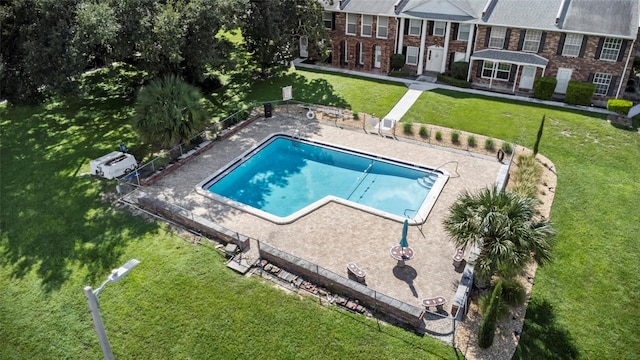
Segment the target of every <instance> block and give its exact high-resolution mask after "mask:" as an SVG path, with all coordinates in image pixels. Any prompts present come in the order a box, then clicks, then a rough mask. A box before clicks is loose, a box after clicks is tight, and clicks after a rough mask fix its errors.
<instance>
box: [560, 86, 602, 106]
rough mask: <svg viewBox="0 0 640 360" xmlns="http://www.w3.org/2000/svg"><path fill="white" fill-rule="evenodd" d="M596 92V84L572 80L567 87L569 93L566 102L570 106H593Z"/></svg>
mask: <svg viewBox="0 0 640 360" xmlns="http://www.w3.org/2000/svg"><path fill="white" fill-rule="evenodd" d="M595 91H596V84H592V83H587V82H581V81H574V80H570V81H569V85H567V93H566V94H565V96H564V102H566V103H567V104H569V105H584V106H589V105H591V100H592V99H593V93H594V92H595Z"/></svg>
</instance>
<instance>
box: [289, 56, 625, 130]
mask: <svg viewBox="0 0 640 360" xmlns="http://www.w3.org/2000/svg"><path fill="white" fill-rule="evenodd" d="M302 61H303V60H302V59H296V60H293V62H292V63H293V65H294V67H296V68H308V69H316V70H322V71H327V72H334V73H340V74H347V75H353V76H359V77H364V78H370V79H376V80H384V81H390V82H397V83H402V84H405V85H406V86H407V87H408V88H409V90H408V91H407V93H406V94H405V95H404V96H403V97H402V98H401V99H400V100H399V101H398V103H397V104H396V105H395V106H394V107H393V109H391V111H390V112H389V113H388V114H387V115H386V116H385V117H384V118H387V119H392V120H393V121H394V123H395V122H397V121H400V120H401V119H402V117H403V116H404V114H406V113H407V111H409V109H410V108H411V106H413V104H414V103H415V102H416V100H417V99H418V97H420V94H421V93H422V92H423V91H430V90H435V89H445V90H452V91H458V92H465V93H469V94H475V95H483V96H491V97H496V98H502V99H507V100H517V101H524V102H528V103H533V104H540V105H546V106H553V107H558V108H565V109H569V110H580V111H589V112H594V113H599V114H608V115H609V114H615V113H614V112H612V111H609V110H607V109H601V108H597V107H591V106H574V105H568V104H565V103H561V102H558V101H548V100H540V99H534V98H530V97H526V96H518V95H510V94H501V93H495V92H491V91H484V90H477V89H465V88H459V87H455V86H451V85H446V84H438V83H430V82H424V81H417V80H411V79H404V78H397V77H393V76H388V75H382V74H373V73H366V72H362V71H354V70H348V69H341V68H333V67H328V66H319V65H311V64H304V63H303V62H302Z"/></svg>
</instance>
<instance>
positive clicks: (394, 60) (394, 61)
mask: <svg viewBox="0 0 640 360" xmlns="http://www.w3.org/2000/svg"><path fill="white" fill-rule="evenodd" d="M404 63H405V58H404V54H393V55H391V70H400V69H402V68H403V67H404Z"/></svg>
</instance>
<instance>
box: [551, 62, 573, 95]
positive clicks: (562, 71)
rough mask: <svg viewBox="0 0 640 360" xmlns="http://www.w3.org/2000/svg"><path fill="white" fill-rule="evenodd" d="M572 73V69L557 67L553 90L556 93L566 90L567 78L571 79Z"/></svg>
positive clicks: (562, 92)
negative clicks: (554, 88)
mask: <svg viewBox="0 0 640 360" xmlns="http://www.w3.org/2000/svg"><path fill="white" fill-rule="evenodd" d="M572 73H573V69H567V68H559V69H558V75H556V80H558V83H557V84H556V90H555V92H557V93H558V94H564V93H566V92H567V85H569V80H571V74H572Z"/></svg>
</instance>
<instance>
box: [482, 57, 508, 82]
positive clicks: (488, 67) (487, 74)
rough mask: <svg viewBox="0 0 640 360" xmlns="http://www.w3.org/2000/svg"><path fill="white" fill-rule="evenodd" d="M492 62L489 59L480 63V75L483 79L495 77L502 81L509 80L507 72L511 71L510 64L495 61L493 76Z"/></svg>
mask: <svg viewBox="0 0 640 360" xmlns="http://www.w3.org/2000/svg"><path fill="white" fill-rule="evenodd" d="M493 67H494V63H493V62H491V61H484V62H483V64H482V77H483V78H485V79H492V78H493V79H495V80H502V81H509V74H510V73H511V64H505V63H497V64H495V76H494V71H493V70H494V69H493Z"/></svg>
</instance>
